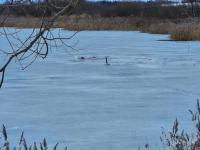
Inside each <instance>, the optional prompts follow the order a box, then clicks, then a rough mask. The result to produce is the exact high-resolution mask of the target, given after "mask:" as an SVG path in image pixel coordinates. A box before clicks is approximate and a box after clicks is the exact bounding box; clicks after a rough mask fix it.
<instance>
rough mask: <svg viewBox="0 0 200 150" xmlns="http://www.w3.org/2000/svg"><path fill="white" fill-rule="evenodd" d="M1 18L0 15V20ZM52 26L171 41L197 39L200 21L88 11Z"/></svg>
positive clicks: (18, 22)
mask: <svg viewBox="0 0 200 150" xmlns="http://www.w3.org/2000/svg"><path fill="white" fill-rule="evenodd" d="M3 19H4V17H3V16H0V21H1V22H2V20H3ZM40 26H41V18H34V17H15V16H11V17H9V18H7V20H6V22H5V23H3V24H0V27H15V28H39V27H40ZM54 28H63V29H66V30H70V31H72V30H74V31H86V30H87V31H139V32H144V33H151V34H169V40H170V41H199V40H200V22H199V19H198V18H187V19H180V20H166V19H165V20H163V19H153V18H151V19H149V18H139V17H133V16H130V17H109V18H105V17H100V16H90V15H87V14H81V15H71V16H62V17H60V18H59V19H58V20H57V21H56V22H55V23H54Z"/></svg>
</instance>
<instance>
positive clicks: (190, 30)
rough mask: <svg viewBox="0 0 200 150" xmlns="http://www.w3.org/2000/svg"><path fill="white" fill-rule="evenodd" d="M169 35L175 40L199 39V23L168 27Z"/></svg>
mask: <svg viewBox="0 0 200 150" xmlns="http://www.w3.org/2000/svg"><path fill="white" fill-rule="evenodd" d="M170 37H171V39H172V40H176V41H190V40H200V23H184V24H178V25H176V26H175V27H173V28H171V29H170Z"/></svg>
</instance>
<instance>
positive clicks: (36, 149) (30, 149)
mask: <svg viewBox="0 0 200 150" xmlns="http://www.w3.org/2000/svg"><path fill="white" fill-rule="evenodd" d="M0 138H1V143H0V149H3V150H10V149H11V147H14V148H12V149H14V150H17V149H18V150H47V149H49V148H48V144H47V141H46V139H45V138H44V139H43V141H42V142H40V143H39V144H37V143H36V142H34V143H33V145H28V144H27V142H26V139H25V137H24V133H23V132H22V133H21V136H20V139H19V145H18V146H11V145H10V142H9V140H8V135H7V131H6V127H5V126H4V125H3V127H2V130H1V136H0ZM57 147H58V143H57V144H55V146H54V147H53V148H52V150H57ZM65 150H67V147H65Z"/></svg>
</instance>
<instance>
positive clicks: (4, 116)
mask: <svg viewBox="0 0 200 150" xmlns="http://www.w3.org/2000/svg"><path fill="white" fill-rule="evenodd" d="M68 33H69V32H68V31H63V34H68ZM167 38H168V35H151V34H146V33H139V32H119V31H118V32H117V31H85V32H80V33H79V34H78V35H77V36H76V38H75V39H74V41H70V43H71V44H73V42H74V43H76V42H77V41H78V44H77V45H76V47H75V48H76V49H78V50H77V51H76V50H70V49H65V48H63V47H60V48H59V49H57V50H55V49H53V50H52V52H51V53H50V54H49V56H48V58H47V59H46V60H44V61H43V60H38V61H37V62H35V63H34V64H33V65H32V66H31V67H29V68H28V69H27V70H25V71H21V70H19V68H17V67H16V66H11V67H10V68H9V70H8V71H7V73H6V75H7V76H6V81H5V84H4V87H3V89H1V91H0V123H1V124H3V123H4V124H5V125H6V126H7V127H8V131H9V133H10V139H14V141H15V140H16V139H18V136H19V135H20V131H21V130H22V129H23V130H24V131H25V135H26V137H27V138H28V141H29V142H32V141H34V140H36V141H39V140H41V139H42V138H43V137H46V138H47V140H48V141H49V142H50V144H55V143H56V142H59V143H60V144H61V147H64V145H67V146H68V147H69V149H70V150H133V149H136V148H137V147H138V146H141V145H144V144H145V143H149V144H150V145H152V146H153V147H155V145H159V144H160V142H159V136H160V132H161V127H165V129H166V130H169V129H170V128H171V126H172V123H173V121H174V120H175V118H176V117H177V118H179V120H180V122H181V124H182V127H184V128H186V129H189V128H190V126H191V123H190V122H191V121H190V114H189V113H188V111H187V110H188V109H190V108H194V106H195V103H196V99H197V98H199V95H200V42H172V41H159V40H163V39H167ZM82 56H83V57H85V58H90V57H93V56H94V57H96V59H84V60H80V59H78V58H79V57H82ZM106 56H108V61H109V63H110V64H111V65H109V66H107V65H105V57H106Z"/></svg>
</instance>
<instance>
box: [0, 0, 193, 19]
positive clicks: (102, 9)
mask: <svg viewBox="0 0 200 150" xmlns="http://www.w3.org/2000/svg"><path fill="white" fill-rule="evenodd" d="M53 3H55V4H56V6H58V7H61V6H64V5H65V3H66V1H63V0H55V1H53ZM170 4H171V3H170V2H168V3H158V2H142V1H141V2H139V1H118V2H117V1H97V2H91V1H85V0H80V3H79V5H78V7H76V8H75V9H74V10H73V11H72V12H71V14H75V15H80V14H88V15H91V16H101V17H127V16H135V17H144V18H159V19H177V18H185V17H188V15H189V14H190V9H188V7H186V6H184V5H177V6H173V5H170ZM8 6H9V5H7V3H6V4H3V5H0V12H1V11H3V10H4V8H5V7H8ZM9 10H10V12H11V13H12V14H13V15H17V16H27V15H30V16H34V17H40V16H42V15H43V14H44V12H45V15H47V16H51V15H52V14H53V13H56V12H57V11H58V10H57V8H55V7H51V5H49V6H48V7H47V8H46V3H45V2H41V3H39V5H38V4H36V3H31V4H23V3H22V4H21V3H20V4H18V3H17V4H15V5H13V6H12V7H10V8H9Z"/></svg>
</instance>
